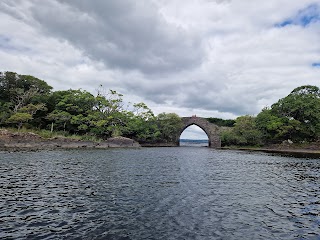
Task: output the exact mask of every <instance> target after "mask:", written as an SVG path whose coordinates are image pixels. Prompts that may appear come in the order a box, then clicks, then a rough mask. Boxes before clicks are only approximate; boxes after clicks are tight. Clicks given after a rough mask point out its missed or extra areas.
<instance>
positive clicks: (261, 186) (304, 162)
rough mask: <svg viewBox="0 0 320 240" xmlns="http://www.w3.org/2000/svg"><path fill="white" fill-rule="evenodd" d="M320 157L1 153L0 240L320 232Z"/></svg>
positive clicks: (191, 151)
mask: <svg viewBox="0 0 320 240" xmlns="http://www.w3.org/2000/svg"><path fill="white" fill-rule="evenodd" d="M319 170H320V159H307V158H293V157H284V156H280V155H270V154H266V153H252V152H238V151H222V150H221V151H220V150H213V149H209V148H194V147H180V148H179V147H177V148H143V149H115V150H90V151H88V150H77V151H75V150H73V151H47V152H46V151H43V152H27V153H6V152H0V239H26V238H28V239H320V237H319V236H320V171H319Z"/></svg>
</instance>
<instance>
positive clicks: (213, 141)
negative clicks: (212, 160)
mask: <svg viewBox="0 0 320 240" xmlns="http://www.w3.org/2000/svg"><path fill="white" fill-rule="evenodd" d="M181 120H182V122H183V127H182V128H181V130H180V132H179V136H178V137H177V143H178V145H180V143H179V139H180V136H181V134H182V132H183V131H184V130H185V129H186V128H188V127H189V126H191V125H196V126H198V127H200V128H201V129H202V130H203V131H204V132H205V133H206V134H207V136H208V139H209V147H212V148H220V147H221V140H220V137H219V127H218V126H217V125H215V124H213V123H210V122H209V121H208V120H207V119H205V118H202V117H197V116H192V117H182V118H181Z"/></svg>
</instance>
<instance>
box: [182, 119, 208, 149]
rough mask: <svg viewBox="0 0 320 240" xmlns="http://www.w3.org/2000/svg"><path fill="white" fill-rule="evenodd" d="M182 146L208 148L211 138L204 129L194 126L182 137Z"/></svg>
mask: <svg viewBox="0 0 320 240" xmlns="http://www.w3.org/2000/svg"><path fill="white" fill-rule="evenodd" d="M179 145H180V146H199V147H208V146H209V138H208V136H207V134H206V133H205V132H204V131H203V129H202V128H200V127H198V126H197V125H195V124H193V125H190V126H189V127H187V128H186V129H185V130H184V131H183V132H182V133H181V135H180V138H179Z"/></svg>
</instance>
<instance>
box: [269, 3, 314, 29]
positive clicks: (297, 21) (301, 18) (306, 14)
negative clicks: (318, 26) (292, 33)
mask: <svg viewBox="0 0 320 240" xmlns="http://www.w3.org/2000/svg"><path fill="white" fill-rule="evenodd" d="M315 22H320V6H319V5H318V4H311V5H309V6H308V7H306V8H304V9H302V10H300V11H298V12H297V14H296V15H295V16H293V17H290V18H287V19H285V20H284V21H283V22H280V23H277V24H275V26H276V27H278V28H282V27H286V26H288V25H299V26H303V27H306V26H308V25H309V24H312V23H315Z"/></svg>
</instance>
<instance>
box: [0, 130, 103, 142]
mask: <svg viewBox="0 0 320 240" xmlns="http://www.w3.org/2000/svg"><path fill="white" fill-rule="evenodd" d="M0 129H4V130H8V131H9V132H11V133H15V132H19V133H30V132H31V133H34V134H37V135H39V136H40V137H42V138H46V139H50V138H68V139H72V140H81V141H92V142H101V141H102V139H101V138H98V137H97V136H91V135H77V134H69V133H67V132H63V131H58V132H55V131H53V132H51V131H49V130H44V129H42V130H39V129H27V128H21V129H20V130H19V131H18V129H16V128H0Z"/></svg>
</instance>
